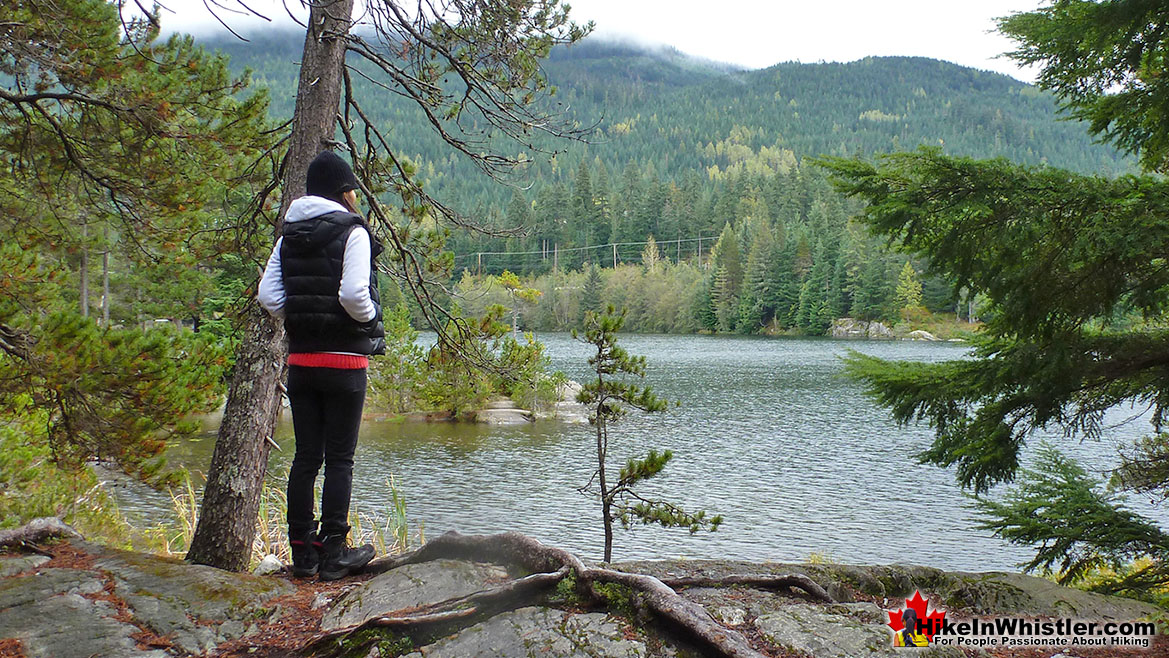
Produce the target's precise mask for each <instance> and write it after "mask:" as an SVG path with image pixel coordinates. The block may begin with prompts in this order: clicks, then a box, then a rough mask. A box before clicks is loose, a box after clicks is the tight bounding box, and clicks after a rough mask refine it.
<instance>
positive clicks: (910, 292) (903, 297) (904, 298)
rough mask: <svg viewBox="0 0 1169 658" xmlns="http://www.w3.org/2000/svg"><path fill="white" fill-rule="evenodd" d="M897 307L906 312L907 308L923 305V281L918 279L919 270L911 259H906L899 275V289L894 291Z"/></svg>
mask: <svg viewBox="0 0 1169 658" xmlns="http://www.w3.org/2000/svg"><path fill="white" fill-rule="evenodd" d="M894 299H896V300H897V308H898V309H899V310H900V311H901V312H902V313H904V312H905V311H907V310H911V309H915V308H920V307H921V281H918V279H917V272H916V271H915V270H914V269H913V266H912V265H910V264H909V261H905V265H904V267H902V268H901V273H900V274H899V275H897V291H896V292H895V293H894Z"/></svg>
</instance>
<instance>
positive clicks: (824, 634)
mask: <svg viewBox="0 0 1169 658" xmlns="http://www.w3.org/2000/svg"><path fill="white" fill-rule="evenodd" d="M755 626H756V627H757V628H758V629H759V630H760V631H761V632H762V633H763V634H764V635H765V636H767V638H768V639H770V640H771V641H773V642H775V643H776V644H779V645H781V646H784V647H787V648H789V649H794V650H796V651H803V652H805V653H808V654H811V655H813V656H816V658H867V657H869V656H904V655H907V652H908V654H909V655H912V654H917V655H924V656H938V657H941V656H954V657H955V658H960V657H961V656H962V653H961V651H959V650H958V649H951V648H948V647H947V648H940V647H931V648H929V649H919V650H913V649H910V650H906V649H904V648H894V647H893V634H892V633H891V632H890V630H889V628H888V627H887V626H885V618H884V615H883V613H882V611H881V609H880V608H878V607H877V606H876V605H874V604H872V603H847V604H836V605H829V606H820V605H814V604H808V603H797V604H794V605H789V606H785V607H783V608H782V609H780V610H777V611H775V612H772V613H769V614H766V615H763V616H761V617H759V618H757V619H756V620H755Z"/></svg>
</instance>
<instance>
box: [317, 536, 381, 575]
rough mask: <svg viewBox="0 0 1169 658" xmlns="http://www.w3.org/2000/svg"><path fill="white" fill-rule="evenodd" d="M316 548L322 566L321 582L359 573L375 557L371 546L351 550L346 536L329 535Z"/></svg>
mask: <svg viewBox="0 0 1169 658" xmlns="http://www.w3.org/2000/svg"><path fill="white" fill-rule="evenodd" d="M315 546H316V549H317V552H318V553H319V554H320V560H321V566H320V572H319V574H318V575H319V577H320V579H321V580H337V579H338V578H344V577H345V576H351V575H353V574H355V573H359V572H360V571H361V570H362V569H364V568H365V565H367V564H369V561H370V560H372V559H373V556H374V549H373V546H372V545H371V544H366V545H364V546H362V547H361V548H350V547H349V546H347V545H346V541H345V535H344V534H337V535H327V536H325V537H324V538H322V539H321V541H319V542H317V543H316V544H315Z"/></svg>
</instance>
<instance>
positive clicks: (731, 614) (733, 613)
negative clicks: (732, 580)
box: [711, 605, 747, 626]
mask: <svg viewBox="0 0 1169 658" xmlns="http://www.w3.org/2000/svg"><path fill="white" fill-rule="evenodd" d="M711 613H713V616H714V618H715V619H717V620H719V621H721V622H722V623H724V624H726V625H727V626H741V625H742V624H744V623H746V621H747V611H746V610H744V609H742V608H736V607H735V606H733V605H721V606H719V607H717V608H715V609H714V610H711Z"/></svg>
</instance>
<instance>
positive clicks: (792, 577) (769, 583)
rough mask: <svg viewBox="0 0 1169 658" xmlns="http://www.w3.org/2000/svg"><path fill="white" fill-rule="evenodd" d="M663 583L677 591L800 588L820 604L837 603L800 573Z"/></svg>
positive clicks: (682, 580)
mask: <svg viewBox="0 0 1169 658" xmlns="http://www.w3.org/2000/svg"><path fill="white" fill-rule="evenodd" d="M662 582H663V583H665V584H666V585H669V586H670V587H672V588H675V589H677V588H679V587H728V586H731V585H744V586H746V587H754V588H756V589H770V590H776V589H791V588H792V587H798V588H800V589H802V590H803V591H804V592H806V593H807V594H808V596H810V597H812V598H813V599H815V600H816V601H819V602H820V603H836V599H834V598H832V596H831V595H830V594H829V593H828V592H827V591H825V589H824V588H823V587H820V585H818V584H817V583H816V581H814V580H812V579H811V578H809V577H807V576H805V575H803V574H799V573H794V574H784V575H782V576H772V575H768V574H759V575H755V574H751V575H738V574H736V575H731V576H723V577H722V578H698V577H695V578H663V579H662Z"/></svg>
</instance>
